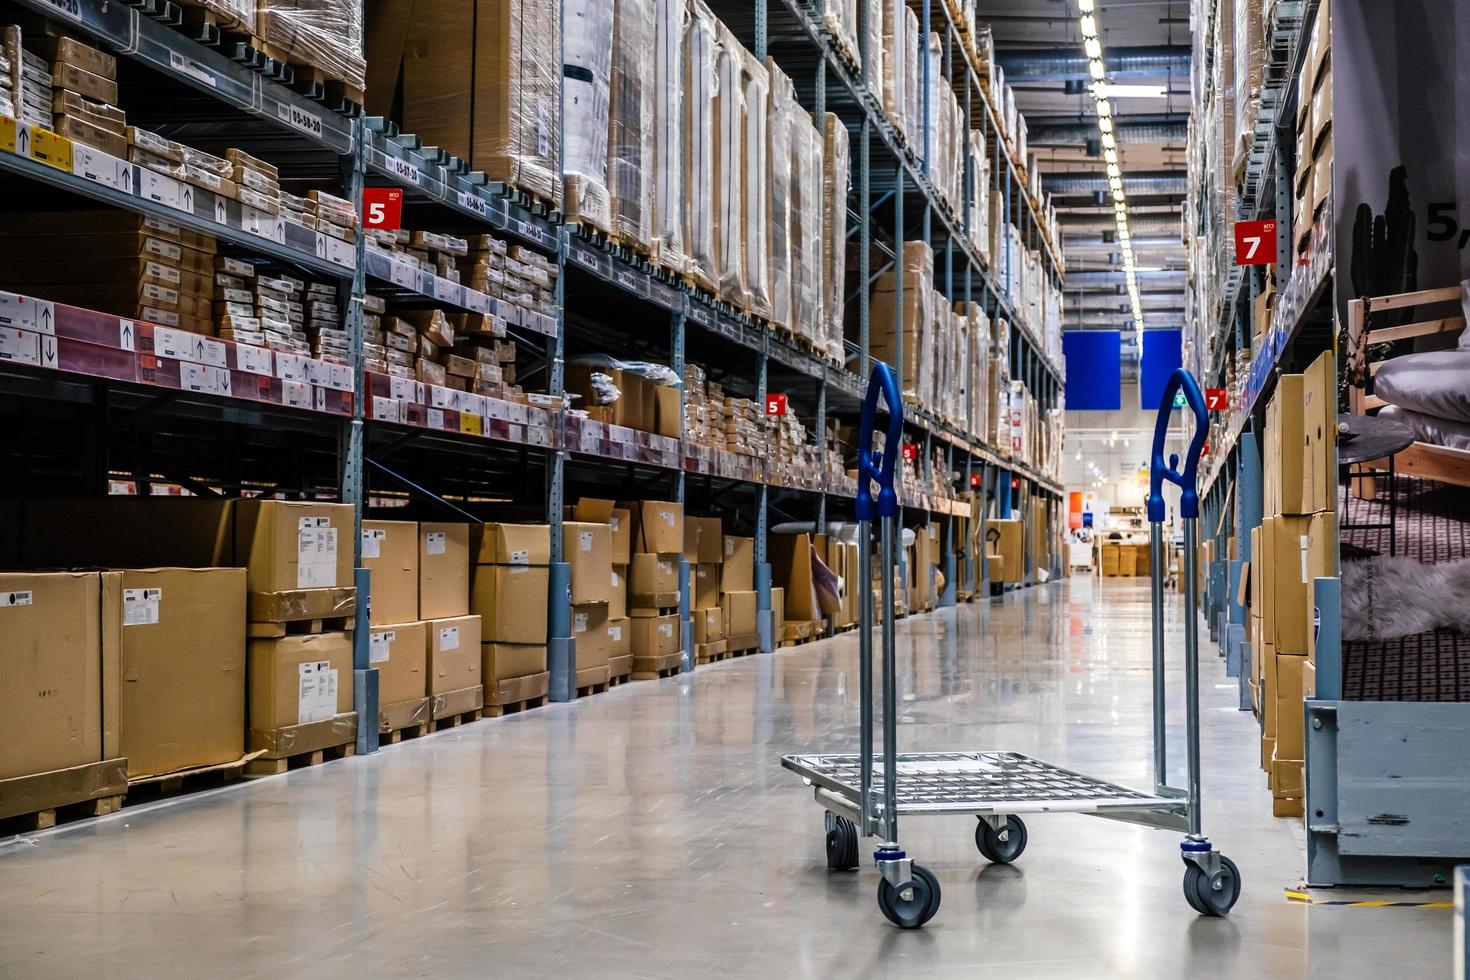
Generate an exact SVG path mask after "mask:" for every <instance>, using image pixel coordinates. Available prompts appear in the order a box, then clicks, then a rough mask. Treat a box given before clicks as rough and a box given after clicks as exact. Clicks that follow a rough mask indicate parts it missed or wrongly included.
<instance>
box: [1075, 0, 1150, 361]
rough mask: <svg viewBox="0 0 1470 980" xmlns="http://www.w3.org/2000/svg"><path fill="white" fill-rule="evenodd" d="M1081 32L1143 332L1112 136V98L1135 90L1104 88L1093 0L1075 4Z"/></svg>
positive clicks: (1138, 327) (1125, 269)
mask: <svg viewBox="0 0 1470 980" xmlns="http://www.w3.org/2000/svg"><path fill="white" fill-rule="evenodd" d="M1077 9H1078V11H1079V12H1080V16H1079V19H1078V26H1080V27H1081V28H1082V49H1083V51H1085V52H1086V54H1087V73H1088V74H1089V75H1091V76H1092V82H1093V84H1092V95H1093V104H1094V107H1095V108H1096V110H1097V128H1098V131H1099V132H1100V133H1101V134H1102V144H1103V148H1104V151H1105V153H1104V159H1105V160H1106V162H1107V171H1106V172H1107V176H1108V188H1109V189H1110V190H1111V191H1112V192H1113V202H1114V217H1115V218H1116V219H1117V223H1118V244H1119V245H1120V246H1121V248H1122V252H1123V272H1124V275H1125V277H1126V279H1127V283H1128V299H1129V302H1130V303H1131V305H1132V307H1133V328H1134V329H1135V330H1137V331H1138V332H1139V333H1140V334H1142V332H1143V301H1142V298H1141V297H1140V296H1139V293H1138V276H1137V275H1136V273H1137V270H1138V266H1137V263H1136V261H1135V260H1134V257H1133V234H1132V232H1130V231H1129V230H1128V195H1127V193H1126V192H1125V191H1124V189H1123V170H1122V168H1121V166H1120V165H1119V163H1118V151H1117V147H1118V140H1117V137H1116V136H1115V135H1114V124H1113V104H1112V103H1111V102H1110V101H1108V98H1109V96H1110V95H1113V94H1120V95H1123V94H1128V95H1131V94H1134V93H1133V91H1132V89H1136V88H1138V86H1132V87H1129V86H1122V87H1120V86H1113V85H1108V84H1107V81H1106V79H1107V76H1108V68H1107V65H1106V64H1104V63H1103V57H1102V32H1101V31H1100V30H1099V29H1098V26H1097V13H1096V10H1095V4H1094V0H1077Z"/></svg>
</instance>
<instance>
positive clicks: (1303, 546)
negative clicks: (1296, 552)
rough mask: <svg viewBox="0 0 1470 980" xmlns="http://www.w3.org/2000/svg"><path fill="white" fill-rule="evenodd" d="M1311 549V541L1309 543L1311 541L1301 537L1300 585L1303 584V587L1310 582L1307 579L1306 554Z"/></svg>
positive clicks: (1304, 536) (1303, 536)
mask: <svg viewBox="0 0 1470 980" xmlns="http://www.w3.org/2000/svg"><path fill="white" fill-rule="evenodd" d="M1311 547H1312V541H1311V539H1310V538H1308V537H1307V536H1306V535H1305V534H1303V535H1302V536H1301V549H1302V584H1304V585H1305V584H1307V583H1308V582H1310V581H1311V580H1310V579H1308V578H1307V556H1308V553H1309V552H1310V551H1311Z"/></svg>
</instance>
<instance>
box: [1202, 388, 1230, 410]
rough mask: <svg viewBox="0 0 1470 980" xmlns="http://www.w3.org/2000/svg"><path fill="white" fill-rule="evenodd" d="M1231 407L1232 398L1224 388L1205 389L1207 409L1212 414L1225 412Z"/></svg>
mask: <svg viewBox="0 0 1470 980" xmlns="http://www.w3.org/2000/svg"><path fill="white" fill-rule="evenodd" d="M1229 407H1230V398H1229V396H1228V395H1227V394H1226V392H1225V389H1224V388H1206V389H1205V408H1208V409H1209V410H1210V411H1212V412H1223V411H1225V409H1227V408H1229Z"/></svg>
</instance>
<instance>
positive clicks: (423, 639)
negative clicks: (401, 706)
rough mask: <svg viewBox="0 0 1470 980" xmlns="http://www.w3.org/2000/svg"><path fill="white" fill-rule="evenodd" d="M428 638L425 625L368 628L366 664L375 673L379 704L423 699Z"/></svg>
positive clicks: (427, 688)
mask: <svg viewBox="0 0 1470 980" xmlns="http://www.w3.org/2000/svg"><path fill="white" fill-rule="evenodd" d="M428 636H429V634H428V624H427V623H394V624H392V625H389V626H374V627H373V628H372V630H371V632H370V635H369V638H368V660H369V663H370V664H371V665H372V666H373V667H376V668H377V669H378V703H379V704H397V703H399V702H401V701H412V700H415V699H419V698H423V697H425V696H427V694H428V691H429V687H428V681H427V679H426V673H427V665H428V656H429V639H428ZM476 656H478V652H477V653H476Z"/></svg>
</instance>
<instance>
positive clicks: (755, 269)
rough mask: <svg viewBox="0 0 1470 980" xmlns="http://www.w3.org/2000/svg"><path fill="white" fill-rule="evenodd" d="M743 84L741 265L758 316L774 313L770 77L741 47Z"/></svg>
mask: <svg viewBox="0 0 1470 980" xmlns="http://www.w3.org/2000/svg"><path fill="white" fill-rule="evenodd" d="M740 88H741V95H742V99H743V106H742V107H743V110H744V123H743V125H742V130H741V132H742V137H741V150H740V176H741V181H742V183H743V184H744V185H745V186H744V187H743V188H742V193H741V198H740V204H741V230H740V238H741V250H742V253H743V255H742V261H741V266H742V269H743V271H744V273H745V302H746V306H747V307H748V309H749V310H750V312H752V313H754V314H755V315H756V316H760V317H769V316H770V315H771V262H770V258H769V256H768V254H767V252H766V239H767V229H766V225H767V222H768V220H769V210H768V208H767V201H766V198H767V190H766V181H767V180H768V178H769V174H768V173H767V170H768V168H769V166H770V160H769V151H770V147H769V140H770V126H769V124H768V121H767V119H768V117H767V112H766V109H767V102H769V100H770V89H771V81H770V76H769V75H768V74H767V73H766V68H765V66H764V65H762V64H761V63H760V62H759V61H756V60H755V56H754V55H752V54H751V53H750V52H749V51H747V50H745V49H744V48H741V49H740Z"/></svg>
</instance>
